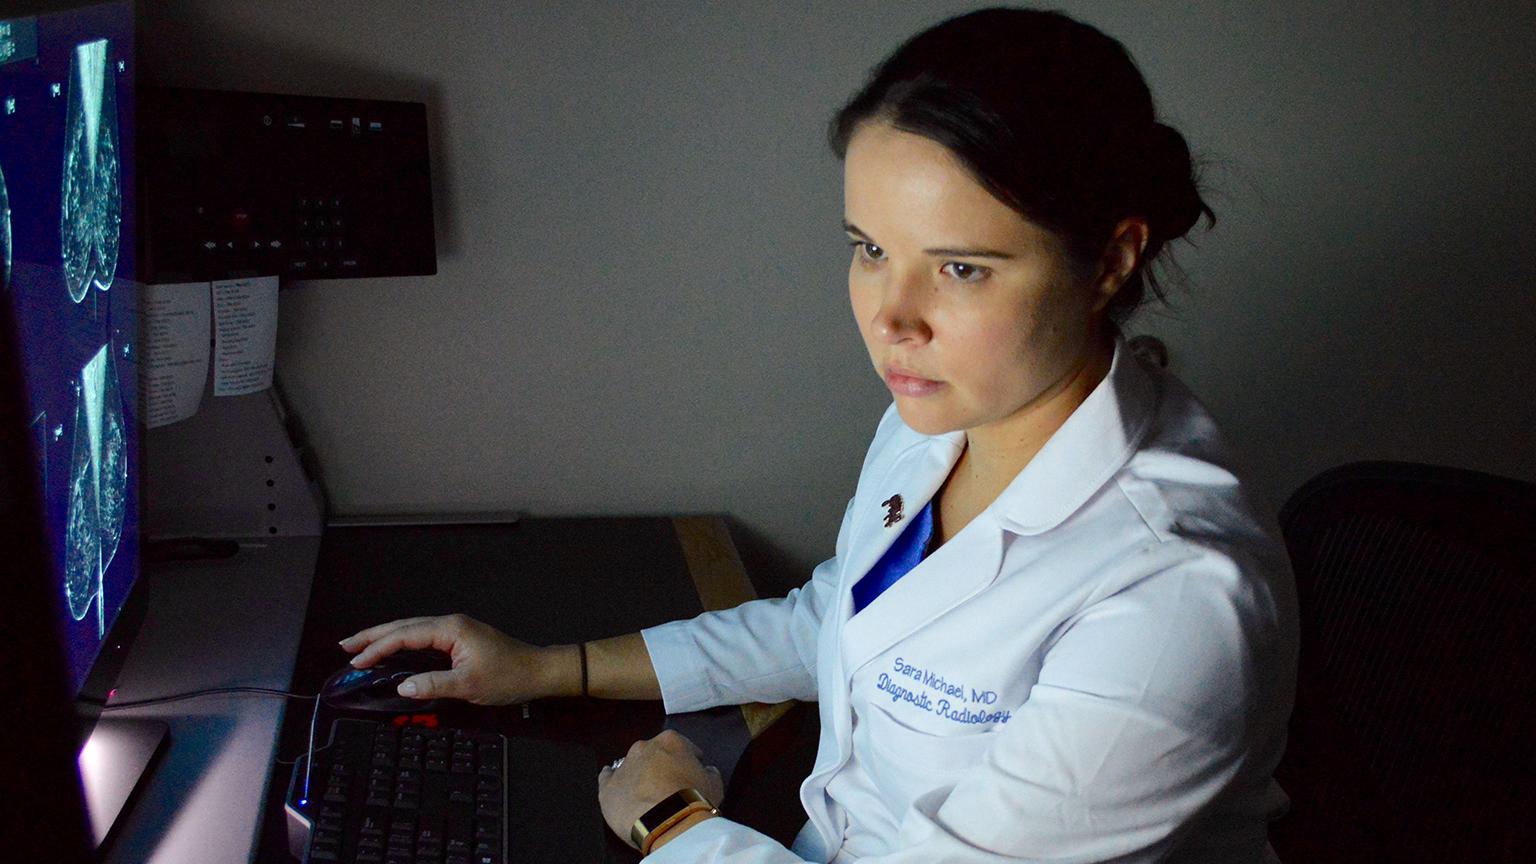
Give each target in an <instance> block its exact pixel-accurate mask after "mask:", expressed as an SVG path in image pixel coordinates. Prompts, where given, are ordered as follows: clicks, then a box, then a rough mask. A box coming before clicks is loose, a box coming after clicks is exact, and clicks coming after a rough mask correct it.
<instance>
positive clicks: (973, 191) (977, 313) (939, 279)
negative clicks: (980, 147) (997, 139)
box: [843, 123, 1107, 438]
mask: <svg viewBox="0 0 1536 864" xmlns="http://www.w3.org/2000/svg"><path fill="white" fill-rule="evenodd" d="M843 184H844V185H843V189H844V221H845V223H846V225H845V227H846V228H847V230H848V236H849V240H850V241H852V242H853V244H854V246H853V256H852V257H853V260H852V263H851V264H850V265H849V269H848V294H849V297H850V298H851V300H852V303H853V314H854V317H855V318H856V319H857V320H858V324H859V332H860V333H861V334H862V335H863V337H864V344H865V346H866V347H867V348H868V349H869V357H870V360H871V361H872V362H873V363H874V366H875V371H876V372H877V373H879V375H880V377H881V378H882V379H884V380H885V382H886V385H887V387H889V388H890V390H891V392H892V394H893V395H894V398H895V401H896V408H897V410H898V411H899V412H900V413H901V419H902V420H903V421H905V422H906V424H907V425H908V426H910V427H911V428H912V429H914V430H916V431H918V432H922V433H924V434H929V435H933V434H938V433H941V432H950V431H954V430H957V429H965V430H968V431H971V430H977V429H981V428H982V427H988V428H993V427H994V426H995V428H997V429H998V430H1000V431H1001V430H1007V429H1008V428H1010V427H1012V426H1013V425H1015V424H1016V423H1017V422H1019V421H1024V420H1025V418H1026V415H1028V414H1029V411H1030V409H1031V407H1032V406H1034V405H1035V404H1037V403H1040V402H1043V401H1045V399H1048V398H1049V395H1050V394H1051V393H1053V392H1055V391H1056V390H1057V389H1059V386H1060V384H1061V382H1063V380H1064V379H1067V378H1069V377H1071V376H1072V375H1073V374H1074V373H1075V372H1076V371H1077V370H1079V369H1080V368H1081V367H1082V365H1083V364H1084V362H1085V361H1086V359H1087V357H1088V356H1089V355H1090V353H1091V352H1092V351H1094V350H1095V349H1096V347H1098V346H1096V345H1095V344H1094V340H1095V337H1096V336H1098V335H1100V334H1097V333H1095V332H1093V328H1094V324H1093V318H1094V315H1093V313H1094V312H1095V310H1096V305H1097V306H1102V303H1101V302H1098V301H1100V300H1101V297H1100V295H1099V294H1098V293H1097V292H1095V291H1093V290H1092V289H1091V288H1090V286H1089V284H1088V283H1086V282H1083V281H1079V280H1075V279H1074V278H1073V276H1072V275H1071V273H1070V272H1069V269H1068V266H1067V260H1066V258H1065V256H1064V255H1063V253H1062V252H1061V249H1060V246H1059V244H1058V242H1057V241H1056V239H1055V237H1054V235H1052V234H1051V233H1049V232H1047V231H1046V230H1044V229H1043V228H1040V227H1039V226H1037V225H1035V224H1034V223H1031V222H1030V221H1028V220H1026V219H1025V218H1024V217H1022V216H1020V215H1019V214H1018V213H1017V212H1015V211H1014V210H1012V209H1010V208H1009V207H1007V206H1006V205H1004V204H1003V203H1002V202H1000V201H998V200H997V199H996V198H993V197H992V195H991V194H990V193H988V192H987V191H986V190H985V188H983V187H982V186H981V185H980V184H979V183H977V182H976V181H975V180H974V179H972V177H971V176H970V174H968V173H967V172H966V170H965V169H964V168H963V167H962V166H961V164H960V162H959V161H958V160H957V159H956V158H955V157H954V156H953V155H952V154H951V153H950V152H949V151H948V150H947V149H946V148H944V147H943V146H942V145H940V144H938V143H936V142H934V141H932V140H931V139H928V138H924V137H922V136H919V135H913V134H910V133H907V132H901V131H897V130H896V129H894V128H892V127H890V126H889V125H885V124H875V123H868V124H865V125H864V126H863V127H861V128H860V129H859V131H857V132H856V133H855V134H854V136H853V138H852V139H851V141H850V142H849V145H848V151H847V155H846V159H845V160H844V173H843ZM1102 299H1107V298H1102ZM898 376H910V377H898ZM914 379H916V380H914ZM1042 396H1044V397H1045V398H1044V399H1043V398H1042ZM972 437H973V438H974V432H973V433H972Z"/></svg>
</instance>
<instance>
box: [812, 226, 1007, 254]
mask: <svg viewBox="0 0 1536 864" xmlns="http://www.w3.org/2000/svg"><path fill="white" fill-rule="evenodd" d="M843 230H844V231H847V232H848V233H849V234H854V235H857V236H859V237H862V238H863V239H865V240H869V241H870V242H874V240H873V238H871V237H870V236H869V235H868V234H865V233H864V232H863V231H861V230H860V229H859V226H857V225H855V224H853V223H852V222H849V221H848V220H846V219H844V220H843ZM923 254H924V255H933V256H935V257H937V256H952V257H955V258H1000V259H1002V260H1004V261H1012V260H1013V259H1015V258H1017V257H1019V256H1017V255H1014V254H1013V253H1011V252H999V251H997V250H996V249H953V248H942V249H924V250H923Z"/></svg>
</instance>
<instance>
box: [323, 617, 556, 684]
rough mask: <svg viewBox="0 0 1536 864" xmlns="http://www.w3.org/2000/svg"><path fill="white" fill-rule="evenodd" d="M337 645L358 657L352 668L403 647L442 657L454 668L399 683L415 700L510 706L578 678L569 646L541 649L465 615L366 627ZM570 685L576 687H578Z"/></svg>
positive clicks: (353, 659)
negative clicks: (429, 651)
mask: <svg viewBox="0 0 1536 864" xmlns="http://www.w3.org/2000/svg"><path fill="white" fill-rule="evenodd" d="M340 644H341V648H342V650H343V651H346V652H348V653H349V654H356V655H357V656H356V657H353V658H352V665H353V666H355V667H357V668H359V669H366V668H367V667H369V666H372V665H373V664H374V663H377V662H378V661H379V660H382V659H383V658H385V657H388V656H389V655H391V654H393V653H395V652H396V651H400V650H403V649H406V648H414V649H428V648H429V649H434V650H437V651H441V652H443V653H444V654H447V655H448V656H449V658H451V659H452V661H453V668H451V669H446V670H443V671H440V672H423V673H421V674H418V675H413V676H411V677H410V678H407V679H406V680H405V681H403V682H401V684H400V691H399V692H400V695H402V696H407V697H411V698H415V699H462V700H464V701H466V702H471V703H474V704H476V705H509V704H511V703H513V702H528V701H530V700H533V699H539V698H543V697H546V696H557V695H567V694H565V692H564V691H565V690H567V689H570V685H568V684H567V682H566V679H567V678H572V677H573V676H576V675H579V671H577V670H578V665H577V664H579V662H580V661H579V659H578V655H577V653H576V652H577V649H576V647H575V646H574V645H563V646H551V647H548V648H540V647H538V646H536V645H530V644H528V643H526V642H522V641H520V640H517V639H513V638H512V637H511V636H508V635H507V634H505V633H502V632H501V631H499V630H497V629H496V628H494V627H492V626H490V625H489V624H485V623H483V622H481V621H476V620H475V619H473V618H470V617H469V616H467V615H441V616H436V617H431V618H403V619H401V620H398V621H391V622H389V623H387V624H380V625H378V626H377V627H369V628H368V629H366V630H363V631H361V632H358V633H356V634H354V635H352V636H348V637H347V638H345V639H343V640H341V643H340ZM566 655H569V656H566ZM566 666H570V667H571V668H570V669H569V670H568V669H566V668H565V667H566ZM413 686H414V692H411V691H412V687H413ZM574 686H575V689H580V687H579V685H574Z"/></svg>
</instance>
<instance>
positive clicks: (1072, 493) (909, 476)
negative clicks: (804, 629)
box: [838, 330, 1157, 675]
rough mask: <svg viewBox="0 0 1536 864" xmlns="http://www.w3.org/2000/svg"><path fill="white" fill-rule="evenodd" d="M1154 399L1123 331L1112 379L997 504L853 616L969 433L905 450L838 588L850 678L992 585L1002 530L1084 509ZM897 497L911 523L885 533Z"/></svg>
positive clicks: (864, 522)
mask: <svg viewBox="0 0 1536 864" xmlns="http://www.w3.org/2000/svg"><path fill="white" fill-rule="evenodd" d="M1156 398H1157V397H1156V388H1155V385H1154V382H1153V381H1152V379H1151V376H1150V373H1149V372H1148V371H1147V370H1146V369H1145V368H1143V367H1142V366H1141V365H1140V362H1139V361H1138V360H1137V359H1136V357H1135V355H1133V354H1132V353H1131V351H1130V348H1129V346H1128V345H1127V344H1126V341H1125V338H1124V336H1123V335H1122V334H1121V333H1120V332H1119V331H1118V330H1116V331H1115V352H1114V358H1113V359H1112V360H1111V362H1110V368H1109V372H1108V373H1107V374H1106V375H1105V376H1104V379H1103V380H1102V381H1100V382H1099V384H1098V386H1097V387H1095V388H1094V389H1093V391H1092V392H1091V393H1089V395H1088V398H1087V399H1085V400H1084V401H1083V403H1082V404H1081V405H1079V406H1078V407H1077V409H1076V410H1075V411H1073V412H1072V414H1071V416H1070V417H1068V418H1067V420H1066V422H1065V423H1063V424H1062V426H1061V428H1059V429H1058V430H1056V432H1055V434H1053V435H1052V436H1051V438H1050V440H1049V441H1047V442H1046V444H1045V446H1044V447H1042V448H1041V449H1040V452H1038V453H1036V454H1035V457H1034V458H1033V459H1031V460H1030V462H1029V464H1028V465H1027V466H1026V467H1025V468H1024V470H1023V471H1020V472H1019V474H1018V476H1017V477H1015V478H1014V479H1013V481H1012V482H1011V483H1009V484H1008V486H1007V487H1006V488H1005V489H1004V490H1003V492H1002V494H1000V495H999V496H998V497H997V500H995V501H993V502H992V504H991V505H989V506H988V507H987V509H986V510H984V511H982V513H981V514H979V515H978V516H977V517H976V518H975V519H974V520H972V522H971V524H969V525H967V526H965V527H964V528H963V529H961V531H960V532H958V533H957V534H956V535H955V536H954V537H953V538H951V539H950V541H949V542H948V543H945V544H944V545H942V546H940V547H939V548H938V549H937V550H935V551H934V552H933V553H932V554H931V555H930V556H929V557H928V558H925V559H923V560H922V561H920V562H918V564H917V566H915V567H914V568H913V569H912V572H910V573H908V574H907V575H906V576H904V577H902V579H900V580H898V581H897V582H896V583H895V584H894V585H892V586H891V587H890V588H889V589H887V591H886V594H888V595H890V596H889V597H886V596H883V595H882V597H880V598H877V600H876V601H875V602H873V603H871V604H870V606H869V608H868V609H866V610H865V611H863V612H860V613H859V614H858V615H854V614H853V608H852V597H851V594H852V586H853V584H854V583H855V582H857V581H858V580H859V579H862V578H863V577H864V575H865V574H866V573H868V571H869V568H870V567H872V566H873V565H874V563H875V562H876V561H878V560H879V558H880V556H881V555H883V554H884V553H885V551H886V549H888V548H889V547H890V546H891V544H892V543H893V542H894V541H895V540H896V538H897V536H899V535H900V534H901V532H902V531H903V530H905V529H906V527H907V525H908V523H909V522H910V519H911V518H912V517H913V516H915V514H916V513H917V511H918V510H920V509H922V507H923V506H924V505H925V504H927V503H928V502H929V501H930V500H932V498H933V495H934V494H935V493H936V492H937V491H938V489H939V487H940V486H941V485H943V483H944V480H945V478H947V477H948V476H949V472H950V471H951V470H952V469H953V468H954V465H955V462H956V461H958V460H959V458H960V453H961V451H962V449H963V447H964V445H965V432H964V431H958V432H948V433H943V434H939V435H923V436H919V439H918V440H917V441H916V442H914V443H912V444H910V445H908V446H906V447H904V448H902V449H901V450H900V451H899V452H898V454H897V455H896V456H895V458H894V459H893V460H892V462H891V465H890V468H889V469H888V470H887V471H885V472H884V473H883V476H882V479H881V481H880V482H879V484H878V485H876V486H875V487H874V488H873V490H872V492H873V493H874V494H872V495H870V496H869V498H868V499H866V501H865V503H864V505H863V508H862V512H861V513H860V516H859V526H860V527H859V528H858V529H857V530H858V532H859V534H858V535H857V539H856V541H855V543H854V549H855V550H856V551H855V553H854V554H853V555H852V556H850V559H849V561H848V563H847V565H846V567H845V569H844V571H843V573H842V578H841V580H840V583H841V584H840V589H841V590H840V591H839V597H838V601H839V606H838V617H839V620H841V621H843V622H846V623H845V624H844V631H843V640H842V647H843V651H844V654H843V660H844V670H845V671H844V673H843V674H844V675H850V674H852V673H853V672H854V671H855V670H857V669H858V668H859V667H860V666H862V665H863V664H865V663H867V662H868V661H869V660H870V659H872V658H873V657H874V656H875V655H877V654H879V653H880V652H881V651H883V650H885V648H887V647H889V646H890V645H891V644H893V643H894V642H895V641H896V640H897V639H899V638H901V636H903V635H904V634H906V633H910V632H912V631H913V630H916V629H918V628H919V627H922V626H923V625H924V624H926V623H927V622H928V621H931V620H933V619H934V618H937V617H938V616H940V615H942V614H944V613H945V612H947V611H948V610H949V609H952V608H954V606H956V605H958V604H959V603H962V602H964V601H965V600H966V599H968V598H970V597H972V596H974V595H975V594H976V593H978V592H980V591H981V590H983V589H984V588H986V587H987V586H988V585H990V584H991V583H992V581H993V580H995V579H996V578H997V575H998V572H999V569H1000V567H1001V565H1002V557H1003V547H1004V536H1003V535H1004V532H1005V531H1007V532H1012V533H1014V534H1040V533H1043V532H1045V531H1048V530H1050V529H1051V528H1054V527H1055V526H1057V525H1059V524H1061V523H1062V522H1063V521H1065V520H1066V519H1067V517H1068V516H1070V515H1071V514H1072V513H1074V512H1076V511H1077V510H1078V509H1079V508H1080V507H1082V505H1083V504H1085V503H1086V502H1087V501H1088V499H1089V498H1090V497H1092V495H1093V494H1094V493H1095V492H1096V491H1098V490H1099V489H1100V488H1102V487H1103V485H1104V484H1105V483H1106V482H1108V481H1109V480H1110V478H1112V477H1113V476H1114V475H1115V473H1116V472H1117V471H1119V470H1120V469H1121V468H1122V467H1123V466H1124V465H1125V463H1126V462H1127V461H1128V460H1129V459H1130V458H1131V455H1132V454H1134V453H1135V452H1136V449H1137V447H1138V446H1140V443H1141V440H1142V438H1143V437H1144V436H1145V434H1146V431H1147V428H1148V426H1149V425H1150V424H1151V420H1152V416H1153V412H1154V409H1155V404H1156ZM904 431H905V432H906V433H907V434H913V435H915V434H916V433H912V432H911V431H910V430H904ZM892 494H900V495H901V497H902V499H903V500H902V510H903V514H904V517H905V518H903V519H901V520H900V521H897V522H895V523H894V524H891V525H885V524H884V520H883V519H882V516H883V514H885V513H887V512H890V511H889V509H888V508H887V507H886V506H885V505H884V501H885V499H886V498H887V497H888V496H890V495H892Z"/></svg>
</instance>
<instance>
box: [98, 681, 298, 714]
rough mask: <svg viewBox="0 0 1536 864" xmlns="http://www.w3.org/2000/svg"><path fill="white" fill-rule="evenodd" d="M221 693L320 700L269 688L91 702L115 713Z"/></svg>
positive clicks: (237, 688)
mask: <svg viewBox="0 0 1536 864" xmlns="http://www.w3.org/2000/svg"><path fill="white" fill-rule="evenodd" d="M222 693H256V694H259V695H262V696H285V697H287V698H289V699H315V700H318V699H319V698H320V694H318V693H291V692H289V691H287V690H274V689H272V688H270V687H214V688H212V689H209V690H192V691H190V692H187V693H177V694H175V695H172V696H157V697H155V698H154V699H135V700H134V701H132V702H114V703H112V704H111V705H102V703H101V702H100V701H99V700H91V701H92V702H94V703H95V704H97V705H101V710H102V711H117V710H119V709H122V708H140V707H143V706H145V705H163V704H165V703H166V702H180V701H181V700H183V699H196V698H198V697H199V696H217V695H219V694H222Z"/></svg>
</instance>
